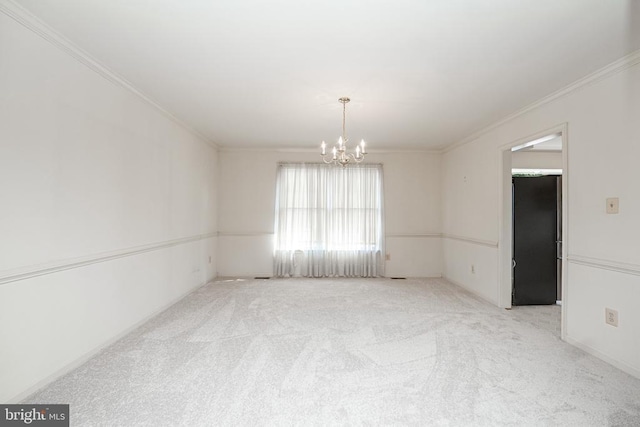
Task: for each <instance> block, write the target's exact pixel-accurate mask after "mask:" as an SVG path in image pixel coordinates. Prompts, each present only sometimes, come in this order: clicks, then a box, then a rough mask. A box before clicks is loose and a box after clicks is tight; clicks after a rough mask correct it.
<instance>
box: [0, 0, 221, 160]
mask: <svg viewBox="0 0 640 427" xmlns="http://www.w3.org/2000/svg"><path fill="white" fill-rule="evenodd" d="M0 12H2V13H4V14H5V15H6V16H8V17H9V18H11V19H13V20H14V21H16V22H17V23H18V24H20V25H22V26H23V27H25V28H26V29H28V30H30V31H31V32H33V33H34V34H36V35H38V36H39V37H41V38H42V39H44V40H45V41H47V42H49V43H50V44H52V45H53V46H55V47H56V48H58V49H60V50H61V51H63V52H64V53H66V54H67V55H69V56H71V57H72V58H74V59H75V60H76V61H78V62H80V63H81V64H83V65H84V66H86V67H87V68H89V69H90V70H91V71H93V72H95V73H96V74H99V75H100V76H101V77H103V78H105V79H107V80H108V81H110V82H111V83H113V84H115V85H116V86H120V87H121V88H122V89H124V90H126V91H128V92H129V93H131V94H133V95H135V96H136V97H138V98H139V99H140V100H142V101H143V102H145V103H146V104H147V105H149V106H151V107H153V108H154V109H155V110H157V111H158V112H160V113H161V114H162V115H163V116H165V117H166V118H168V119H169V120H171V121H173V122H174V123H176V124H177V125H179V126H180V127H182V128H183V129H185V130H186V131H188V132H189V133H191V134H192V135H194V136H196V137H198V139H199V140H201V141H202V142H204V143H205V144H206V145H208V146H210V147H212V148H214V149H216V150H217V149H218V148H219V147H218V144H216V143H215V142H214V141H212V140H210V139H209V138H207V137H206V136H205V135H203V134H202V133H200V132H199V131H198V130H196V129H194V128H193V127H191V126H190V125H188V124H187V123H186V122H184V121H182V120H181V119H179V118H178V117H176V116H175V115H173V114H172V113H171V112H169V111H168V110H166V109H165V108H164V107H162V106H161V105H160V104H158V103H157V102H156V101H154V100H153V99H152V98H150V97H149V96H147V95H145V94H144V93H143V92H141V91H140V90H139V89H137V88H136V87H135V86H134V85H133V84H132V83H131V82H129V81H128V80H127V79H125V78H124V77H122V76H120V75H118V74H117V73H115V72H114V71H112V70H110V69H109V68H107V67H106V66H105V65H103V64H101V63H100V62H99V61H98V60H96V59H94V58H93V57H92V56H91V55H89V54H88V53H87V52H85V51H84V50H82V49H81V48H80V47H78V46H77V45H75V44H74V43H72V42H71V41H70V40H68V39H67V38H65V37H64V36H62V35H61V34H60V33H58V32H57V31H56V30H54V29H53V28H51V27H50V26H49V25H47V24H45V23H44V22H43V21H42V20H40V19H39V18H37V17H36V16H35V15H33V14H32V13H31V12H30V11H29V10H27V9H25V8H24V7H22V6H21V5H19V4H17V3H15V2H14V1H13V0H0Z"/></svg>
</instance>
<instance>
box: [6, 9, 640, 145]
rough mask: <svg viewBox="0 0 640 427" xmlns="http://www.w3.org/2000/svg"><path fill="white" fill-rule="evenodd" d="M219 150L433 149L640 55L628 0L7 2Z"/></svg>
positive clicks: (639, 34) (638, 29)
mask: <svg viewBox="0 0 640 427" xmlns="http://www.w3.org/2000/svg"><path fill="white" fill-rule="evenodd" d="M16 2H17V3H19V4H20V5H22V6H23V7H25V8H27V9H28V10H30V11H31V12H32V13H33V14H34V15H35V16H37V17H39V18H40V19H41V20H42V21H44V22H45V23H47V24H48V25H49V26H51V27H52V28H54V29H55V30H56V31H57V32H59V33H60V34H62V35H63V36H65V37H66V38H67V39H69V40H70V41H71V42H72V43H74V44H76V45H77V46H79V47H80V48H81V49H83V50H84V51H86V52H87V53H89V55H91V56H92V57H93V58H94V59H96V60H97V61H98V62H100V63H102V64H103V65H105V66H106V67H107V68H108V69H110V70H111V71H113V72H115V73H116V74H118V75H119V76H121V77H123V78H124V79H126V80H128V81H129V82H130V83H132V84H133V86H135V87H136V88H137V89H139V90H140V91H141V92H142V93H144V94H145V95H147V96H148V97H149V98H151V99H153V100H155V101H156V102H157V103H158V104H160V105H161V106H163V107H164V108H165V109H166V110H168V111H170V112H171V113H173V114H174V115H175V116H177V117H178V118H180V119H181V120H183V121H184V122H186V123H187V124H189V125H190V126H191V127H193V128H194V129H196V130H198V131H199V132H200V133H202V134H203V135H205V136H206V137H207V138H209V139H210V140H211V141H213V142H215V143H216V144H218V145H219V146H221V147H265V148H266V147H269V148H272V147H280V148H315V147H317V146H318V145H319V143H320V141H321V140H323V139H326V140H327V141H328V142H329V141H332V140H333V139H334V138H336V139H337V137H338V136H339V134H340V132H341V120H342V113H341V108H342V106H341V105H340V104H339V103H338V101H337V100H338V98H339V97H341V96H349V97H351V100H352V101H351V103H350V104H348V106H347V134H348V135H349V136H350V137H351V138H352V140H360V138H365V139H366V140H367V142H368V146H369V147H370V148H371V149H375V148H384V149H437V148H441V147H443V146H446V145H448V144H451V143H454V142H456V141H459V140H461V139H463V138H464V137H466V136H468V135H470V134H472V133H473V132H475V131H478V130H480V129H482V128H483V127H485V126H487V125H490V124H491V123H493V122H495V121H497V120H499V119H501V118H503V117H505V116H506V115H508V114H510V113H513V112H514V111H517V110H518V109H520V108H523V107H525V106H527V105H528V104H530V103H532V102H534V101H536V100H538V99H540V98H543V97H544V96H546V95H549V94H551V93H553V92H555V91H556V90H558V89H561V88H563V87H564V86H566V85H568V84H570V83H572V82H574V81H576V80H578V79H580V78H582V77H584V76H586V75H588V74H590V73H592V72H594V71H596V70H598V69H599V68H601V67H603V66H605V65H607V64H609V63H611V62H613V61H615V60H617V59H619V58H621V57H623V56H625V55H627V54H629V53H631V52H633V51H635V50H637V49H640V7H639V5H640V1H638V0H517V1H514V0H395V1H391V0H386V1H385V0H323V1H305V0H271V1H269V2H266V1H258V0H214V1H211V0H157V1H150V0H56V1H43V0H17V1H16Z"/></svg>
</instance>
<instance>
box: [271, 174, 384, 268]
mask: <svg viewBox="0 0 640 427" xmlns="http://www.w3.org/2000/svg"><path fill="white" fill-rule="evenodd" d="M382 188H383V186H382V166H381V165H368V164H367V165H362V164H360V165H353V166H349V167H346V168H342V167H335V166H328V165H325V164H280V165H279V166H278V177H277V189H276V215H275V254H274V263H275V273H276V275H277V276H290V275H295V274H296V271H297V272H298V274H301V275H303V276H310V277H321V276H348V277H354V276H362V277H371V276H379V275H382V270H381V266H382V259H381V257H382V255H381V254H382V253H383V236H384V234H383V212H382V210H383V198H382Z"/></svg>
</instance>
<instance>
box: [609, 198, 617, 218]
mask: <svg viewBox="0 0 640 427" xmlns="http://www.w3.org/2000/svg"><path fill="white" fill-rule="evenodd" d="M619 210H620V200H619V199H618V198H617V197H610V198H608V199H607V213H608V214H617V213H618V212H619Z"/></svg>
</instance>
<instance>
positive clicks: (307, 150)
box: [218, 145, 442, 156]
mask: <svg viewBox="0 0 640 427" xmlns="http://www.w3.org/2000/svg"><path fill="white" fill-rule="evenodd" d="M218 151H220V152H221V153H251V152H254V153H274V152H275V153H304V154H317V155H318V156H319V155H320V145H318V146H317V147H316V146H313V147H277V146H264V147H248V146H243V147H232V146H228V145H221V146H218ZM390 153H426V154H442V150H438V149H419V148H373V149H371V148H369V147H367V154H390Z"/></svg>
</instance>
